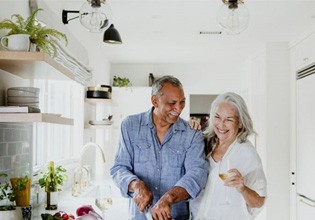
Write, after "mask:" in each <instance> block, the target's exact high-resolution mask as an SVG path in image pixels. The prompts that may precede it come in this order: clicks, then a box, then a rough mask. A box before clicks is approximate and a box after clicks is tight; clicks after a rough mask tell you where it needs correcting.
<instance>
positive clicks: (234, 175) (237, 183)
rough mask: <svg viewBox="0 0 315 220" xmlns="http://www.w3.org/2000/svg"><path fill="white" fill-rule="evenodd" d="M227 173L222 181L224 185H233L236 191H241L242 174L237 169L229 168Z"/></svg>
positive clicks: (242, 186)
mask: <svg viewBox="0 0 315 220" xmlns="http://www.w3.org/2000/svg"><path fill="white" fill-rule="evenodd" d="M228 173H229V177H228V178H227V179H226V181H225V182H224V185H226V186H230V187H235V188H236V190H237V191H238V192H243V191H244V189H245V184H244V178H243V176H242V174H241V173H240V172H239V171H238V170H237V169H230V170H229V171H228Z"/></svg>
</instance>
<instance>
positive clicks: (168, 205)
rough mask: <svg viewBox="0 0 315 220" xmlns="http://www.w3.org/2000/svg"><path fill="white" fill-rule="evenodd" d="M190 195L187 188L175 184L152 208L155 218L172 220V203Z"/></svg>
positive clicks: (156, 219) (155, 219) (157, 219)
mask: <svg viewBox="0 0 315 220" xmlns="http://www.w3.org/2000/svg"><path fill="white" fill-rule="evenodd" d="M189 197H190V195H189V194H188V192H187V191H186V189H184V188H182V187H180V186H175V187H174V188H172V189H170V190H169V191H168V192H166V193H165V194H164V195H163V196H162V197H161V198H160V200H159V201H158V202H157V203H156V204H155V205H154V206H153V208H152V210H151V211H152V217H153V219H154V220H171V219H172V214H171V211H172V205H173V204H175V203H177V202H180V201H183V200H186V199H188V198H189Z"/></svg>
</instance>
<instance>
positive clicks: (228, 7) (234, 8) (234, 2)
mask: <svg viewBox="0 0 315 220" xmlns="http://www.w3.org/2000/svg"><path fill="white" fill-rule="evenodd" d="M222 1H223V3H224V4H223V5H222V6H221V8H220V10H219V12H218V15H217V20H218V23H219V25H220V26H221V27H222V28H223V29H224V30H225V31H226V32H227V33H228V34H239V33H241V32H242V31H244V30H245V29H246V28H247V27H248V24H249V11H248V9H247V7H246V6H245V5H244V2H243V0H222Z"/></svg>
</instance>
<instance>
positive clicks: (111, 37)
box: [103, 24, 122, 44]
mask: <svg viewBox="0 0 315 220" xmlns="http://www.w3.org/2000/svg"><path fill="white" fill-rule="evenodd" d="M103 41H104V42H105V43H109V44H122V41H121V38H120V34H119V32H118V31H117V29H116V28H115V27H114V24H111V25H110V26H109V28H108V29H107V30H106V31H105V33H104V38H103Z"/></svg>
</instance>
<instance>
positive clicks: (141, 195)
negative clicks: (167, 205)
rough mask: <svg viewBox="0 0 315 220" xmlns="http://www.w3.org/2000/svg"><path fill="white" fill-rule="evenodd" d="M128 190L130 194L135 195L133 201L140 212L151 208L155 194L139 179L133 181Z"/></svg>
mask: <svg viewBox="0 0 315 220" xmlns="http://www.w3.org/2000/svg"><path fill="white" fill-rule="evenodd" d="M128 189H129V192H133V193H134V194H133V200H134V201H135V203H136V205H137V207H138V209H139V210H140V212H143V211H145V210H147V209H148V208H149V207H150V205H151V203H152V200H153V194H152V192H151V191H150V189H149V188H148V187H147V185H146V184H145V183H144V182H143V181H141V180H139V179H137V180H133V181H132V182H131V183H130V184H129V187H128Z"/></svg>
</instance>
